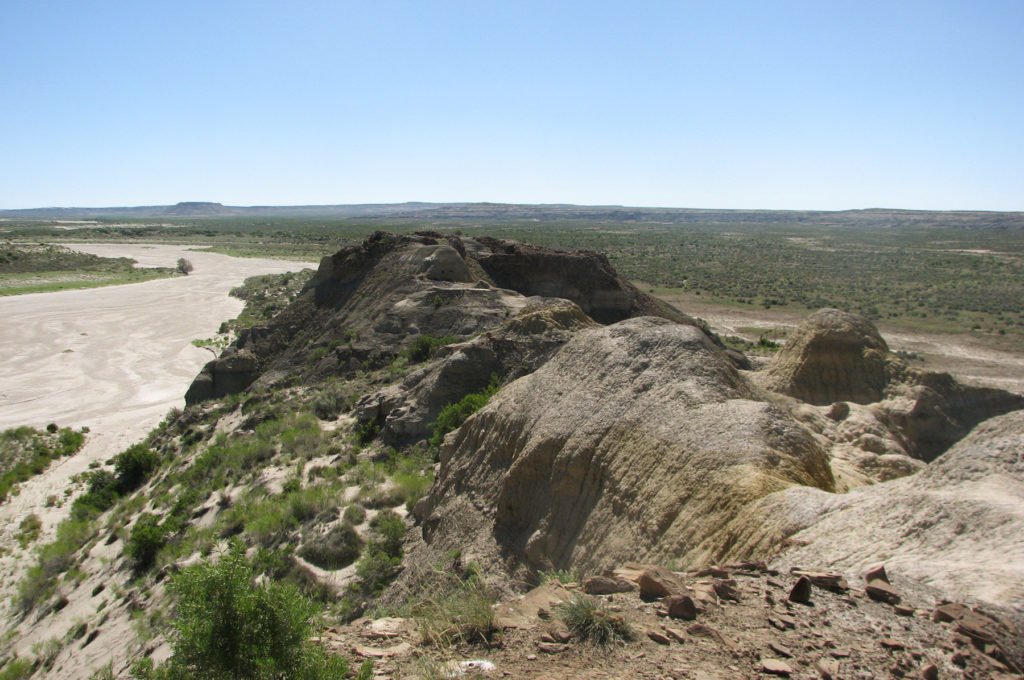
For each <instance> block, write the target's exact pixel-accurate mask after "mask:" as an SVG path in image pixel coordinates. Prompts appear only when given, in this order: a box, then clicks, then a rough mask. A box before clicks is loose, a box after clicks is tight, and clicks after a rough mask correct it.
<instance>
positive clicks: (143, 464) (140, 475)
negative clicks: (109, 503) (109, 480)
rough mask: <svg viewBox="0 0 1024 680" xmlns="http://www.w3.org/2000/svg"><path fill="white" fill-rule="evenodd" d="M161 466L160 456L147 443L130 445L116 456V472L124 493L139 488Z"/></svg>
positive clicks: (119, 488)
mask: <svg viewBox="0 0 1024 680" xmlns="http://www.w3.org/2000/svg"><path fill="white" fill-rule="evenodd" d="M159 466H160V456H159V455H157V453H156V451H154V450H153V449H151V448H149V447H148V446H146V445H145V444H135V445H133V446H130V447H128V448H127V449H125V450H124V451H122V452H121V453H119V454H117V456H116V457H115V458H114V473H115V474H116V475H117V482H118V490H119V491H120V492H121V493H122V494H127V493H131V492H132V491H135V490H136V489H138V488H139V487H140V486H142V484H143V483H144V482H145V481H146V479H148V478H149V475H150V474H151V473H152V472H153V470H155V469H157V467H159Z"/></svg>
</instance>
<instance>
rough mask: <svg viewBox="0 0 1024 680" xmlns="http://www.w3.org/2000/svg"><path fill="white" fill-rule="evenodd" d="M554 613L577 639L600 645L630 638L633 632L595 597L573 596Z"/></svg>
mask: <svg viewBox="0 0 1024 680" xmlns="http://www.w3.org/2000/svg"><path fill="white" fill-rule="evenodd" d="M555 612H556V614H557V615H558V617H559V618H560V619H561V620H562V622H563V623H564V624H565V625H566V627H567V628H568V629H569V631H570V632H571V633H572V634H573V635H576V636H577V637H579V638H580V639H581V640H586V641H589V642H593V643H596V644H599V645H604V644H609V643H613V642H626V641H628V640H631V639H633V631H632V629H631V628H630V627H629V624H628V623H627V622H626V620H625V619H624V618H623V617H622V615H621V614H616V613H615V612H613V611H611V610H610V609H609V608H608V605H607V604H605V603H604V602H603V601H598V600H597V599H595V598H592V597H588V596H586V595H579V594H576V595H573V596H572V598H571V599H570V600H569V601H568V602H565V603H563V604H560V605H558V606H556V607H555Z"/></svg>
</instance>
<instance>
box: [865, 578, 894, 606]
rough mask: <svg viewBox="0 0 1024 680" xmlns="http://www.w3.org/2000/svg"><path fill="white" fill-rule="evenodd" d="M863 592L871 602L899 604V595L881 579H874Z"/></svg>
mask: <svg viewBox="0 0 1024 680" xmlns="http://www.w3.org/2000/svg"><path fill="white" fill-rule="evenodd" d="M864 592H866V593H867V594H868V597H870V598H871V599H872V600H877V601H878V602H887V603H889V604H899V603H900V594H899V593H898V592H896V589H895V588H893V587H892V586H891V585H889V584H888V583H887V582H885V581H883V580H881V579H875V580H874V581H871V582H869V583H868V585H867V588H865V589H864Z"/></svg>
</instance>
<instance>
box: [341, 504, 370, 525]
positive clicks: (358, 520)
mask: <svg viewBox="0 0 1024 680" xmlns="http://www.w3.org/2000/svg"><path fill="white" fill-rule="evenodd" d="M341 518H342V519H343V520H344V521H346V522H348V523H349V524H351V525H352V526H359V525H360V524H362V523H363V522H365V521H366V509H365V508H364V507H363V506H361V505H360V504H359V503H353V504H352V505H350V506H348V507H347V508H345V513H344V514H343V515H342V516H341Z"/></svg>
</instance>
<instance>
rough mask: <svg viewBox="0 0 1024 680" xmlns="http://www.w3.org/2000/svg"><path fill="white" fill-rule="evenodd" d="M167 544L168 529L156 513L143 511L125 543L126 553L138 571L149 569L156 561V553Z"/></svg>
mask: <svg viewBox="0 0 1024 680" xmlns="http://www.w3.org/2000/svg"><path fill="white" fill-rule="evenodd" d="M166 544H167V533H166V530H165V529H164V528H163V527H161V526H160V520H159V518H158V517H156V516H155V515H150V514H149V513H143V514H142V515H141V516H140V517H139V518H138V519H137V520H136V521H135V524H134V525H133V526H132V532H131V535H130V536H129V537H128V541H127V543H126V544H125V554H127V555H128V557H129V558H130V559H131V560H132V564H133V566H134V568H135V570H136V571H138V572H143V571H147V570H148V569H149V568H150V567H152V566H153V563H154V562H155V561H156V554H157V553H158V552H160V549H161V548H163V547H164V545H166Z"/></svg>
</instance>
